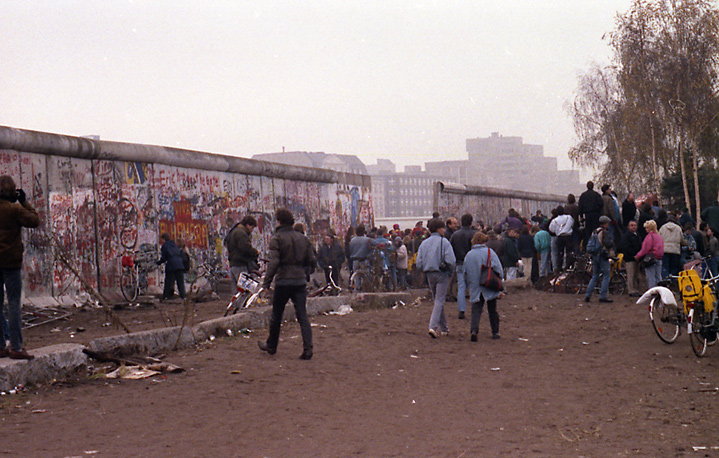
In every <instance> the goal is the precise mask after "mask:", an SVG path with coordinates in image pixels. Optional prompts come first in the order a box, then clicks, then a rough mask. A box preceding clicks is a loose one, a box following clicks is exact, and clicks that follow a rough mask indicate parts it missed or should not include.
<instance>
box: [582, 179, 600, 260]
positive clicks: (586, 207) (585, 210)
mask: <svg viewBox="0 0 719 458" xmlns="http://www.w3.org/2000/svg"><path fill="white" fill-rule="evenodd" d="M603 209H604V201H603V200H602V196H601V195H599V193H598V192H597V191H595V190H594V182H592V181H587V190H586V191H584V192H583V193H582V195H581V196H579V215H580V216H581V217H583V218H584V249H585V250H586V248H587V242H588V241H589V237H591V236H592V233H593V232H594V230H595V229H597V228H598V227H599V217H600V216H602V210H603Z"/></svg>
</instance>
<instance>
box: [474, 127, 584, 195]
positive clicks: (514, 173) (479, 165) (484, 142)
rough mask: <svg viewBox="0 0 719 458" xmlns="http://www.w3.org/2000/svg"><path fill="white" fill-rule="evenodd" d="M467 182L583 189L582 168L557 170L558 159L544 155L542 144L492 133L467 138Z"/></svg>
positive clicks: (565, 190) (519, 188) (553, 189)
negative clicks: (527, 142)
mask: <svg viewBox="0 0 719 458" xmlns="http://www.w3.org/2000/svg"><path fill="white" fill-rule="evenodd" d="M467 155H468V159H469V160H468V164H467V177H468V180H467V182H466V184H471V185H479V186H489V187H494V188H504V189H514V190H517V191H530V192H540V193H550V194H568V193H570V192H572V193H577V192H579V191H581V185H580V183H579V171H577V170H558V168H557V158H556V157H546V156H544V147H543V146H542V145H530V144H525V143H524V142H523V141H522V137H504V136H502V135H499V133H497V132H493V133H492V134H491V135H490V136H489V137H486V138H469V139H467Z"/></svg>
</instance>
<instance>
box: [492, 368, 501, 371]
mask: <svg viewBox="0 0 719 458" xmlns="http://www.w3.org/2000/svg"><path fill="white" fill-rule="evenodd" d="M492 370H493V371H498V370H500V368H499V367H493V368H492Z"/></svg>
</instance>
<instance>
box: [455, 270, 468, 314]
mask: <svg viewBox="0 0 719 458" xmlns="http://www.w3.org/2000/svg"><path fill="white" fill-rule="evenodd" d="M455 271H456V272H457V310H458V311H460V312H464V311H465V310H467V298H466V297H465V294H466V291H467V282H466V281H465V279H464V264H457V267H455Z"/></svg>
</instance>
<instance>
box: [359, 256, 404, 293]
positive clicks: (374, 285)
mask: <svg viewBox="0 0 719 458" xmlns="http://www.w3.org/2000/svg"><path fill="white" fill-rule="evenodd" d="M395 289H396V286H395V283H394V279H393V278H392V275H391V274H390V273H389V269H388V268H387V266H386V265H385V262H384V258H383V256H382V252H381V251H380V249H379V248H376V247H375V248H373V249H372V251H371V252H370V255H369V256H368V257H367V260H366V261H365V262H362V263H361V265H360V267H359V268H358V269H355V271H354V272H353V273H352V276H351V277H350V290H351V291H352V292H383V291H394V290H395Z"/></svg>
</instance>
